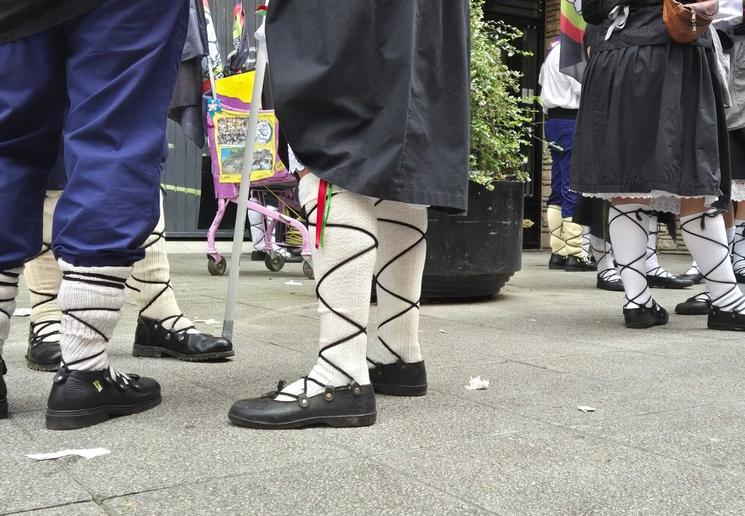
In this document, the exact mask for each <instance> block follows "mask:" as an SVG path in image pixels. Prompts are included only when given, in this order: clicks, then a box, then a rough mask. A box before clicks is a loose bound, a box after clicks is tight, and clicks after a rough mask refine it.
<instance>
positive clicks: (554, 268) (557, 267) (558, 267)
mask: <svg viewBox="0 0 745 516" xmlns="http://www.w3.org/2000/svg"><path fill="white" fill-rule="evenodd" d="M548 269H549V270H552V271H563V270H564V269H565V267H564V266H563V265H549V266H548Z"/></svg>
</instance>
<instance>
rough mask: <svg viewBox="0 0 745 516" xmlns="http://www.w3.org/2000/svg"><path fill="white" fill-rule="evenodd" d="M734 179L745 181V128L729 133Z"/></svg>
mask: <svg viewBox="0 0 745 516" xmlns="http://www.w3.org/2000/svg"><path fill="white" fill-rule="evenodd" d="M729 151H730V155H731V156H732V179H738V180H741V181H742V180H745V127H743V128H742V129H736V130H734V131H730V133H729Z"/></svg>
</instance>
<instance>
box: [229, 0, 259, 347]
mask: <svg viewBox="0 0 745 516" xmlns="http://www.w3.org/2000/svg"><path fill="white" fill-rule="evenodd" d="M264 5H265V6H267V7H268V5H269V0H267V1H266V3H265V4H264ZM265 25H266V20H264V21H262V23H261V27H259V30H257V31H256V47H257V50H256V75H255V78H254V90H253V96H252V97H251V113H250V115H249V118H248V126H247V127H246V150H245V153H244V155H243V169H242V171H241V188H240V190H239V192H238V209H237V210H236V215H235V231H234V232H233V252H232V254H231V256H230V277H229V279H228V298H227V300H226V303H225V321H224V323H223V327H222V336H223V337H224V338H226V339H230V340H232V339H233V325H234V322H235V305H236V297H237V294H238V280H239V278H240V274H241V251H242V249H243V237H244V234H245V231H246V213H247V209H248V194H249V191H250V189H251V171H252V168H253V162H254V145H255V142H256V128H257V126H258V124H259V110H260V107H261V94H262V92H263V89H264V75H265V74H266V66H267V62H268V55H267V50H266V34H265V31H264V26H265Z"/></svg>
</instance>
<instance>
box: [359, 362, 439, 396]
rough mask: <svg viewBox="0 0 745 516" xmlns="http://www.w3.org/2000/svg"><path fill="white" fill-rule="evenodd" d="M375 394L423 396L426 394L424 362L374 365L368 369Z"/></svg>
mask: <svg viewBox="0 0 745 516" xmlns="http://www.w3.org/2000/svg"><path fill="white" fill-rule="evenodd" d="M370 381H371V382H372V384H373V388H374V389H375V392H379V393H380V394H387V395H389V396H424V395H425V394H427V369H426V368H425V367H424V362H412V363H408V364H407V363H406V362H403V361H400V360H399V361H398V362H396V363H395V364H387V365H384V364H375V367H373V368H372V369H370Z"/></svg>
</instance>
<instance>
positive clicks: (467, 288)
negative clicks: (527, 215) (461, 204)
mask: <svg viewBox="0 0 745 516" xmlns="http://www.w3.org/2000/svg"><path fill="white" fill-rule="evenodd" d="M522 242H523V184H522V183H518V182H502V183H497V184H496V187H495V189H494V190H493V191H491V192H490V191H487V190H486V188H484V187H483V186H480V185H477V184H474V183H471V184H470V191H469V210H468V214H467V215H448V214H447V213H444V212H441V211H435V210H430V211H429V231H428V233H427V262H426V265H425V268H424V278H423V281H422V298H423V299H425V300H465V299H473V298H486V297H491V296H494V295H496V294H498V293H499V291H500V290H501V288H502V287H503V286H504V285H505V283H507V281H508V280H509V279H510V278H511V277H512V275H513V274H514V273H515V272H517V271H519V270H520V269H521V267H522Z"/></svg>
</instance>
